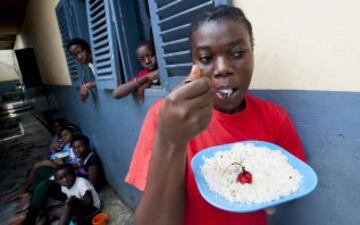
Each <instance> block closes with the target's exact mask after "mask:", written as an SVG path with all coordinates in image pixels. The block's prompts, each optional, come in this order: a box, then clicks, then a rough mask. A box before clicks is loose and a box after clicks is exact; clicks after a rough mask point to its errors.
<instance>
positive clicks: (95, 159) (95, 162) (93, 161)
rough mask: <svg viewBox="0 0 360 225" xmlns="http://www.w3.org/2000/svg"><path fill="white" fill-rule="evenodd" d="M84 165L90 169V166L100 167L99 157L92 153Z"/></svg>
mask: <svg viewBox="0 0 360 225" xmlns="http://www.w3.org/2000/svg"><path fill="white" fill-rule="evenodd" d="M86 165H87V166H88V167H90V166H100V165H101V161H100V158H99V156H98V155H97V154H96V153H95V152H94V153H93V154H92V155H91V156H90V158H89V160H88V161H87V162H86Z"/></svg>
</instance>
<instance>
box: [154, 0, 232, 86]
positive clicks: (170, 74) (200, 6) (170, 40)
mask: <svg viewBox="0 0 360 225" xmlns="http://www.w3.org/2000/svg"><path fill="white" fill-rule="evenodd" d="M228 3H229V1H228V0H149V7H150V16H151V24H152V28H153V36H154V41H155V48H156V56H157V61H158V67H159V70H160V77H161V82H162V83H163V84H164V83H165V85H166V86H167V87H168V88H171V87H173V86H175V85H176V83H177V82H178V81H179V80H181V79H183V77H184V76H186V75H187V74H188V73H189V72H190V70H191V66H192V59H191V53H190V40H189V36H190V33H191V22H192V19H193V18H194V16H196V15H197V14H198V13H199V12H201V11H203V10H207V9H209V8H212V7H214V6H216V5H221V4H222V5H224V4H228Z"/></svg>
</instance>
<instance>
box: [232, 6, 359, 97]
mask: <svg viewBox="0 0 360 225" xmlns="http://www.w3.org/2000/svg"><path fill="white" fill-rule="evenodd" d="M233 4H234V5H235V6H238V7H240V8H242V9H243V10H244V12H245V14H246V15H247V17H248V18H249V20H250V21H251V23H252V25H253V29H254V37H255V71H254V78H253V82H252V86H251V88H253V89H300V90H333V91H360V43H359V42H360V13H359V9H360V1H356V0H342V1H340V0H316V1H313V0H302V1H289V0H272V1H263V0H233Z"/></svg>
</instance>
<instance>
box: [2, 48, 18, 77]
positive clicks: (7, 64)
mask: <svg viewBox="0 0 360 225" xmlns="http://www.w3.org/2000/svg"><path fill="white" fill-rule="evenodd" d="M18 73H19V68H18V66H17V62H16V57H15V53H14V51H13V50H1V51H0V82H4V81H13V80H19V74H18Z"/></svg>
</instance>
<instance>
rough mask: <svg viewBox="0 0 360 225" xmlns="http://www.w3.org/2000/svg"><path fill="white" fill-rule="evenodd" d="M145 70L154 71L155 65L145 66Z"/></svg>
mask: <svg viewBox="0 0 360 225" xmlns="http://www.w3.org/2000/svg"><path fill="white" fill-rule="evenodd" d="M146 69H147V70H150V71H151V70H154V69H156V65H155V64H150V65H146Z"/></svg>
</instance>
